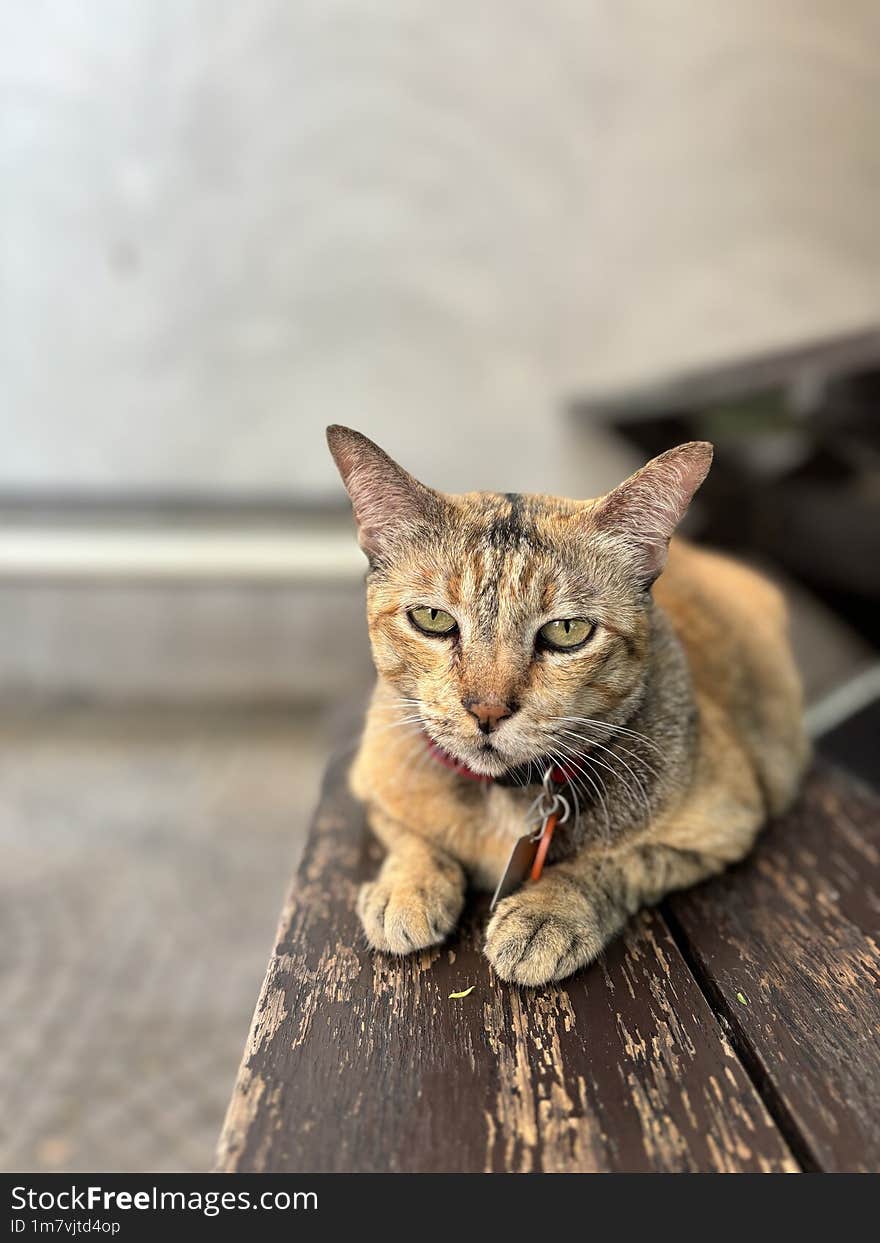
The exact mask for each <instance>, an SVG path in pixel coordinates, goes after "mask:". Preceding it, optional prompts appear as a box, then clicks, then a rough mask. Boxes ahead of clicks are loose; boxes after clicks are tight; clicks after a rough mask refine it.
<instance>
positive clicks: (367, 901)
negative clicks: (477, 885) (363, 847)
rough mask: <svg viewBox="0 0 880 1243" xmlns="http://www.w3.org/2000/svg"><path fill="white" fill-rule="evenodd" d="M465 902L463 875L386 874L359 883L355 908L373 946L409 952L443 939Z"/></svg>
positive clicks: (424, 947)
mask: <svg viewBox="0 0 880 1243" xmlns="http://www.w3.org/2000/svg"><path fill="white" fill-rule="evenodd" d="M463 906H464V877H463V876H460V877H451V876H446V875H433V876H431V877H430V878H421V879H419V880H418V881H406V880H403V879H401V878H385V877H383V876H381V875H380V876H379V878H378V880H374V881H371V882H370V883H369V884H366V885H362V886H361V890H360V893H359V894H358V902H357V909H358V915H360V917H361V923H362V924H363V926H364V932H365V933H366V934H367V940H368V941H369V942H370V944H371V945H372V947H373V949H377V950H383V951H385V953H388V954H412V953H413V952H414V951H415V950H421V949H426V948H427V947H428V946H429V945H437V944H438V943H439V942H440V941H443V940H445V939H446V937H447V936H448V935H449V933H450V932H451V931H452V929H453V928H454V927H455V925H456V924H457V923H458V919H459V916H460V915H461V911H462V907H463Z"/></svg>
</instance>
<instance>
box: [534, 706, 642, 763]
mask: <svg viewBox="0 0 880 1243" xmlns="http://www.w3.org/2000/svg"><path fill="white" fill-rule="evenodd" d="M552 723H555V724H559V725H592V726H594V727H596V728H598V729H610V730H612V731H613V732H615V733H618V734H629V735H630V737H631V738H637V739H638V740H639V741H640V742H643V743H644V744H645V745H646V746H648V747H652V748H653V750H655V751H656V752H657V754H658V755H659V756H660V758H661V759H662V758H663V751H662V748H661V747H658V746H657V744H656V742H654V740H653V738H649V737H648V735H647V734H642V733H640V732H639V730H637V729H629V728H628V727H627V726H625V725H615V724H613V722H611V721H599V720H597V719H596V718H595V717H589V716H557V717H553V718H552Z"/></svg>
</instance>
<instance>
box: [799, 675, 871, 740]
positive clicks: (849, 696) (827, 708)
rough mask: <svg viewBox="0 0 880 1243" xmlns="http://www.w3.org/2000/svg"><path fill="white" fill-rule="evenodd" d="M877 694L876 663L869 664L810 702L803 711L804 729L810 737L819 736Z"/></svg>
mask: <svg viewBox="0 0 880 1243" xmlns="http://www.w3.org/2000/svg"><path fill="white" fill-rule="evenodd" d="M878 695H880V664H876V665H871V666H870V668H868V669H864V670H863V671H862V672H861V673H857V674H856V676H855V677H854V678H850V680H849V681H848V682H844V684H843V685H842V686H838V687H836V688H835V690H833V691H830V692H829V694H827V695H826V696H825V698H824V699H820V700H819V702H818V703H815V704H813V706H812V708H810V709H809V710H808V711H807V714H806V723H807V732H808V733H809V734H810V736H811V737H812V738H821V737H822V735H823V734H827V733H828V731H829V730H832V729H834V727H835V725H840V723H841V722H842V721H847V720H849V718H850V717H851V716H854V715H855V713H856V712H859V711H860V710H861V709H862V708H866V707H867V706H868V704H869V703H873V701H874V700H875V699H876V698H877V696H878Z"/></svg>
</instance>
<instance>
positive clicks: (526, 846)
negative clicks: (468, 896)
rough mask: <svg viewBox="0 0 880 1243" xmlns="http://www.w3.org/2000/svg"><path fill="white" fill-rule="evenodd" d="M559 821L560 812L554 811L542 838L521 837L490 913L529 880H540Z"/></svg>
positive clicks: (529, 835) (509, 860)
mask: <svg viewBox="0 0 880 1243" xmlns="http://www.w3.org/2000/svg"><path fill="white" fill-rule="evenodd" d="M558 820H559V812H557V811H552V812H551V813H550V815H549V816H548V817H547V819H546V820H545V821H544V827H543V829H542V830H541V834H540V837H539V836H537V835H536V834H535V833H526V835H525V836H524V837H520V838H519V839H518V840H517V842H516V843H515V845H514V847H513V850H512V851H511V852H510V858H509V859H508V860H507V867H506V868H505V869H504V875H503V876H502V877H501V880H500V881H499V882H498V888H497V889H496V890H495V895H494V897H493V898H492V905H491V906H490V907H489V910H490V911H494V910H495V907H496V906H497V905H498V903H499V902H500V901H501V899H502V898H506V897H507V896H508V894H511V893H514V892H515V891H516V890H517V889H519V887H520V885H523V884H525V882H526V881H527V880H538V879H539V878H540V876H541V873H542V872H543V870H544V860H545V859H546V857H547V851H548V849H549V847H550V838H551V837H552V836H553V830H554V829H555V828H556V824H557V821H558Z"/></svg>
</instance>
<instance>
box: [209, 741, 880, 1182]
mask: <svg viewBox="0 0 880 1243" xmlns="http://www.w3.org/2000/svg"><path fill="white" fill-rule="evenodd" d="M878 812H880V799H878V798H877V797H876V796H875V795H874V794H873V793H871V792H870V791H869V790H868V788H867V787H865V786H862V785H861V784H860V783H858V782H857V781H856V780H854V779H852V778H850V777H847V776H845V775H844V774H843V773H842V772H841V771H839V770H835V769H832V768H831V767H829V766H827V765H825V764H822V763H820V764H819V765H818V766H817V767H816V768H815V769H814V771H813V773H812V774H811V776H810V778H809V780H808V782H807V785H806V788H805V790H804V793H803V797H802V798H801V800H800V802H799V804H798V806H797V807H796V808H795V810H794V811H792V813H791V814H790V815H789V816H787V817H786V818H785V819H784V820H782V821H780V822H778V823H776V824H774V825H772V826H771V827H770V829H769V830H768V832H767V833H766V834H765V836H764V837H763V839H762V841H761V844H760V846H759V848H758V849H757V850H756V852H755V854H754V855H753V857H752V858H751V859H750V860H749V861H748V862H746V863H745V864H743V865H741V866H740V867H737V868H735V869H733V870H732V871H730V872H729V873H728V874H727V875H725V876H723V877H722V878H720V879H719V880H717V881H713V882H712V883H710V884H707V885H704V886H703V887H701V888H699V889H697V890H694V891H692V892H690V893H686V894H682V895H679V896H678V897H676V898H675V899H674V900H672V901H671V902H669V903H667V904H665V905H664V906H663V907H661V908H659V909H658V910H655V911H651V912H646V913H643V914H642V915H641V916H639V917H638V918H636V919H635V920H634V921H633V922H632V924H631V926H630V928H629V929H628V931H627V932H626V934H625V935H624V936H623V937H622V938H621V939H620V940H619V941H618V942H617V943H616V944H614V945H613V946H611V947H610V948H609V949H608V950H607V951H606V953H605V954H604V955H603V957H602V959H601V960H600V961H599V962H597V963H595V964H594V965H593V966H592V967H590V968H589V969H588V970H586V971H583V972H581V973H580V974H579V975H577V976H575V977H573V978H572V979H571V980H568V981H566V982H565V983H564V984H562V985H559V986H555V987H551V988H547V989H543V990H538V991H530V990H520V989H517V988H515V987H511V986H509V985H507V984H503V983H501V982H500V981H498V980H497V979H495V978H494V976H493V975H492V973H491V971H490V969H489V967H488V964H487V962H486V960H485V959H484V958H483V956H482V954H481V952H480V940H481V927H482V925H483V923H484V920H485V904H484V903H481V902H475V903H473V904H472V909H471V910H470V914H469V916H468V918H467V921H466V923H465V925H464V927H463V929H462V931H461V934H460V935H459V937H458V938H457V939H456V940H455V941H453V942H452V943H450V944H448V945H445V946H443V947H442V948H439V949H435V950H432V951H429V952H425V953H423V954H420V955H417V956H415V957H413V958H410V959H406V960H394V959H390V958H386V957H383V956H381V955H374V954H372V953H371V952H370V951H369V950H368V948H367V946H366V944H365V942H364V939H363V936H362V934H361V933H360V930H359V926H358V922H357V917H356V915H355V913H354V900H355V894H356V891H357V887H358V885H359V884H360V882H361V881H362V880H363V879H364V878H365V877H367V876H369V875H370V874H371V873H372V872H373V870H374V869H375V867H376V863H377V858H378V848H377V847H376V846H375V844H374V843H373V842H372V841H371V839H370V837H369V835H368V833H367V832H366V830H365V828H364V822H363V816H362V813H361V811H360V809H359V808H358V807H357V806H356V805H355V803H354V802H353V801H352V799H351V797H350V795H349V794H348V793H347V790H346V785H345V766H344V764H343V763H341V762H340V763H337V764H334V765H332V766H331V768H330V771H329V773H328V775H327V778H326V782H325V786H324V792H323V797H322V801H321V805H320V807H319V810H318V812H317V815H316V819H315V824H314V828H313V831H312V834H311V838H310V841H309V844H308V847H307V849H306V852H305V856H304V858H303V860H302V863H301V866H300V869H299V873H298V876H297V879H296V881H295V884H294V886H293V890H292V893H291V896H290V899H289V901H288V903H287V906H286V908H285V910H284V913H283V916H282V919H281V925H280V930H279V935H278V942H277V946H276V948H275V952H274V954H273V956H272V959H271V961H270V963H269V968H268V973H267V975H266V979H265V982H264V985H263V990H262V993H261V995H260V999H259V1002H258V1004H257V1010H256V1014H255V1016H254V1022H253V1026H252V1029H251V1033H250V1037H249V1040H248V1044H247V1048H246V1051H245V1056H244V1061H243V1063H242V1067H241V1071H240V1073H239V1077H238V1081H237V1083H236V1086H235V1090H234V1094H233V1099H232V1102H231V1104H230V1108H229V1113H228V1117H227V1120H226V1125H225V1128H224V1132H223V1136H222V1139H221V1143H220V1159H219V1168H221V1169H223V1170H229V1171H282V1170H284V1171H302V1172H319V1171H334V1170H338V1171H427V1172H430V1171H523V1172H530V1171H624V1172H637V1171H707V1172H713V1171H746V1172H748V1171H797V1170H828V1171H860V1170H877V1169H880V991H878V976H880V948H878V942H877V930H878V928H880V815H878ZM471 986H473V991H472V992H471V993H469V994H468V995H467V996H466V997H462V998H451V997H450V994H451V993H456V992H462V991H463V990H465V989H467V988H470V987H471Z"/></svg>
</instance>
